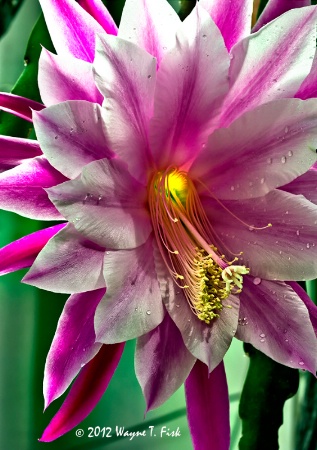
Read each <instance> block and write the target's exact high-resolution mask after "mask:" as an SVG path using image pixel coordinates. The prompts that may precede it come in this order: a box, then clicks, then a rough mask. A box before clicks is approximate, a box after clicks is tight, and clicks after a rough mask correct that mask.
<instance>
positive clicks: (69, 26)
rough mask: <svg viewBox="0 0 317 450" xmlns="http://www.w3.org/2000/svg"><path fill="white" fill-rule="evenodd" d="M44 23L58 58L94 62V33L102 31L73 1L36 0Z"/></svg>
mask: <svg viewBox="0 0 317 450" xmlns="http://www.w3.org/2000/svg"><path fill="white" fill-rule="evenodd" d="M39 2H40V4H41V8H42V11H43V14H44V17H45V22H46V25H47V28H48V31H49V33H50V36H51V39H52V41H53V44H54V47H55V49H56V51H57V53H58V54H59V55H65V56H67V55H69V54H70V55H71V56H74V57H75V58H78V59H82V60H84V61H89V62H92V61H93V60H94V52H95V40H96V34H97V33H104V29H103V28H102V26H101V25H99V23H98V22H96V20H95V19H94V18H93V17H91V15H90V14H88V13H87V12H86V11H85V10H84V9H83V8H82V7H81V6H79V4H78V3H77V2H75V1H74V0H39Z"/></svg>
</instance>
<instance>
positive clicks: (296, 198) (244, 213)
mask: <svg viewBox="0 0 317 450" xmlns="http://www.w3.org/2000/svg"><path fill="white" fill-rule="evenodd" d="M203 202H204V208H205V211H206V213H207V215H208V217H209V220H210V222H211V223H212V226H213V228H214V230H215V233H217V235H218V237H219V239H218V240H217V242H213V244H214V245H216V246H217V247H218V249H219V251H220V252H223V253H225V254H226V255H227V258H229V259H230V258H231V257H232V258H233V256H232V254H236V255H239V253H240V252H243V254H242V255H240V256H239V261H240V262H239V264H244V265H246V266H247V267H249V268H250V273H251V275H253V276H254V277H260V278H265V279H268V280H309V279H314V278H316V277H317V242H316V238H317V236H316V224H317V207H316V206H315V205H314V204H313V203H311V202H309V201H308V200H306V199H305V198H304V197H303V196H301V195H293V194H290V193H288V192H283V191H281V190H278V189H277V190H274V191H271V192H270V193H269V194H267V195H266V196H264V197H259V198H256V199H252V200H241V201H226V202H224V206H225V207H226V208H227V211H226V210H225V209H224V208H223V207H222V206H220V205H219V204H218V203H217V202H216V201H215V200H208V201H207V202H205V200H203ZM269 223H271V224H272V226H271V227H270V226H269V227H267V225H268V224H269ZM256 227H260V228H261V227H266V228H264V229H262V230H259V229H258V230H257V229H256ZM221 243H222V244H221ZM229 250H230V252H229Z"/></svg>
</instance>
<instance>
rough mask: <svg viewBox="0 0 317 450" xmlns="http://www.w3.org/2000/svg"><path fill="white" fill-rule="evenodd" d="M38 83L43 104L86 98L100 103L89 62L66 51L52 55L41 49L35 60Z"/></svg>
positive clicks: (100, 99) (100, 97)
mask: <svg viewBox="0 0 317 450" xmlns="http://www.w3.org/2000/svg"><path fill="white" fill-rule="evenodd" d="M38 83H39V89H40V93H41V98H42V100H43V102H44V103H45V105H46V106H51V105H55V104H56V103H61V102H65V101H67V100H87V101H89V102H92V103H99V104H101V103H102V100H103V97H102V95H101V94H100V92H99V91H98V89H97V88H96V85H95V81H94V77H93V73H92V65H91V64H89V63H87V62H86V61H81V60H79V59H77V58H73V57H71V56H70V55H67V56H65V55H64V56H61V55H54V53H51V52H49V51H48V50H46V49H45V48H43V49H42V52H41V56H40V60H39V74H38Z"/></svg>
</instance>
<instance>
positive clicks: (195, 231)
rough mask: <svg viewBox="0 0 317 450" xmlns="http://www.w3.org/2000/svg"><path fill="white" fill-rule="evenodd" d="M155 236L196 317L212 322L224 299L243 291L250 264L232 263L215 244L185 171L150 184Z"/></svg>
mask: <svg viewBox="0 0 317 450" xmlns="http://www.w3.org/2000/svg"><path fill="white" fill-rule="evenodd" d="M149 206H150V212H151V218H152V222H153V228H154V233H155V237H156V241H157V244H158V247H159V250H160V253H161V255H162V257H163V259H164V262H165V264H166V266H167V268H168V270H169V272H170V274H171V275H172V277H173V279H174V281H175V283H176V284H177V285H178V286H179V288H181V289H184V294H185V296H186V298H187V300H188V302H189V304H190V307H191V309H192V311H193V312H194V314H195V315H196V316H197V317H198V318H199V319H200V320H202V321H204V322H205V323H207V324H210V323H211V321H212V319H214V318H216V317H219V313H220V311H221V310H222V308H223V300H225V299H226V298H227V297H228V296H229V294H230V293H233V294H237V293H239V292H241V289H242V282H243V278H242V275H244V274H247V273H249V269H247V268H246V267H245V266H236V265H233V264H232V263H233V262H234V261H236V260H237V258H234V260H233V261H231V262H227V261H225V259H224V255H220V254H219V252H218V250H217V248H216V247H215V246H214V245H212V244H210V243H209V242H210V236H212V235H213V232H212V227H211V224H210V222H209V220H208V218H207V216H206V213H205V211H204V209H203V206H202V204H201V201H200V199H199V196H198V193H197V191H196V188H195V186H194V184H193V182H192V181H191V180H190V178H189V177H188V175H187V173H186V172H182V171H179V170H178V169H176V168H169V169H167V170H166V171H165V172H156V173H155V174H154V176H153V178H152V180H151V182H150V184H149Z"/></svg>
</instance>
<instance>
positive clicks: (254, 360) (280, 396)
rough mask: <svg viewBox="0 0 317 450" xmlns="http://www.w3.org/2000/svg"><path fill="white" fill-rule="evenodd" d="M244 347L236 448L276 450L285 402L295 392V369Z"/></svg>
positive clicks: (248, 345)
mask: <svg viewBox="0 0 317 450" xmlns="http://www.w3.org/2000/svg"><path fill="white" fill-rule="evenodd" d="M244 348H245V351H246V353H247V354H248V355H249V356H250V366H249V370H248V373H247V377H246V381H245V384H244V387H243V391H242V394H241V400H240V407H239V414H240V417H241V419H242V437H241V439H240V442H239V449H240V450H268V449H269V450H277V449H278V448H279V445H278V429H279V427H280V426H281V425H282V423H283V407H284V403H285V401H286V400H287V399H289V398H291V397H292V396H293V395H295V394H296V392H297V389H298V385H299V374H298V370H296V369H290V368H289V367H286V366H283V365H281V364H278V363H277V362H275V361H273V360H272V359H271V358H269V357H267V356H266V355H264V354H263V353H261V352H260V351H259V350H256V349H255V348H254V347H252V345H250V344H245V346H244Z"/></svg>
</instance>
